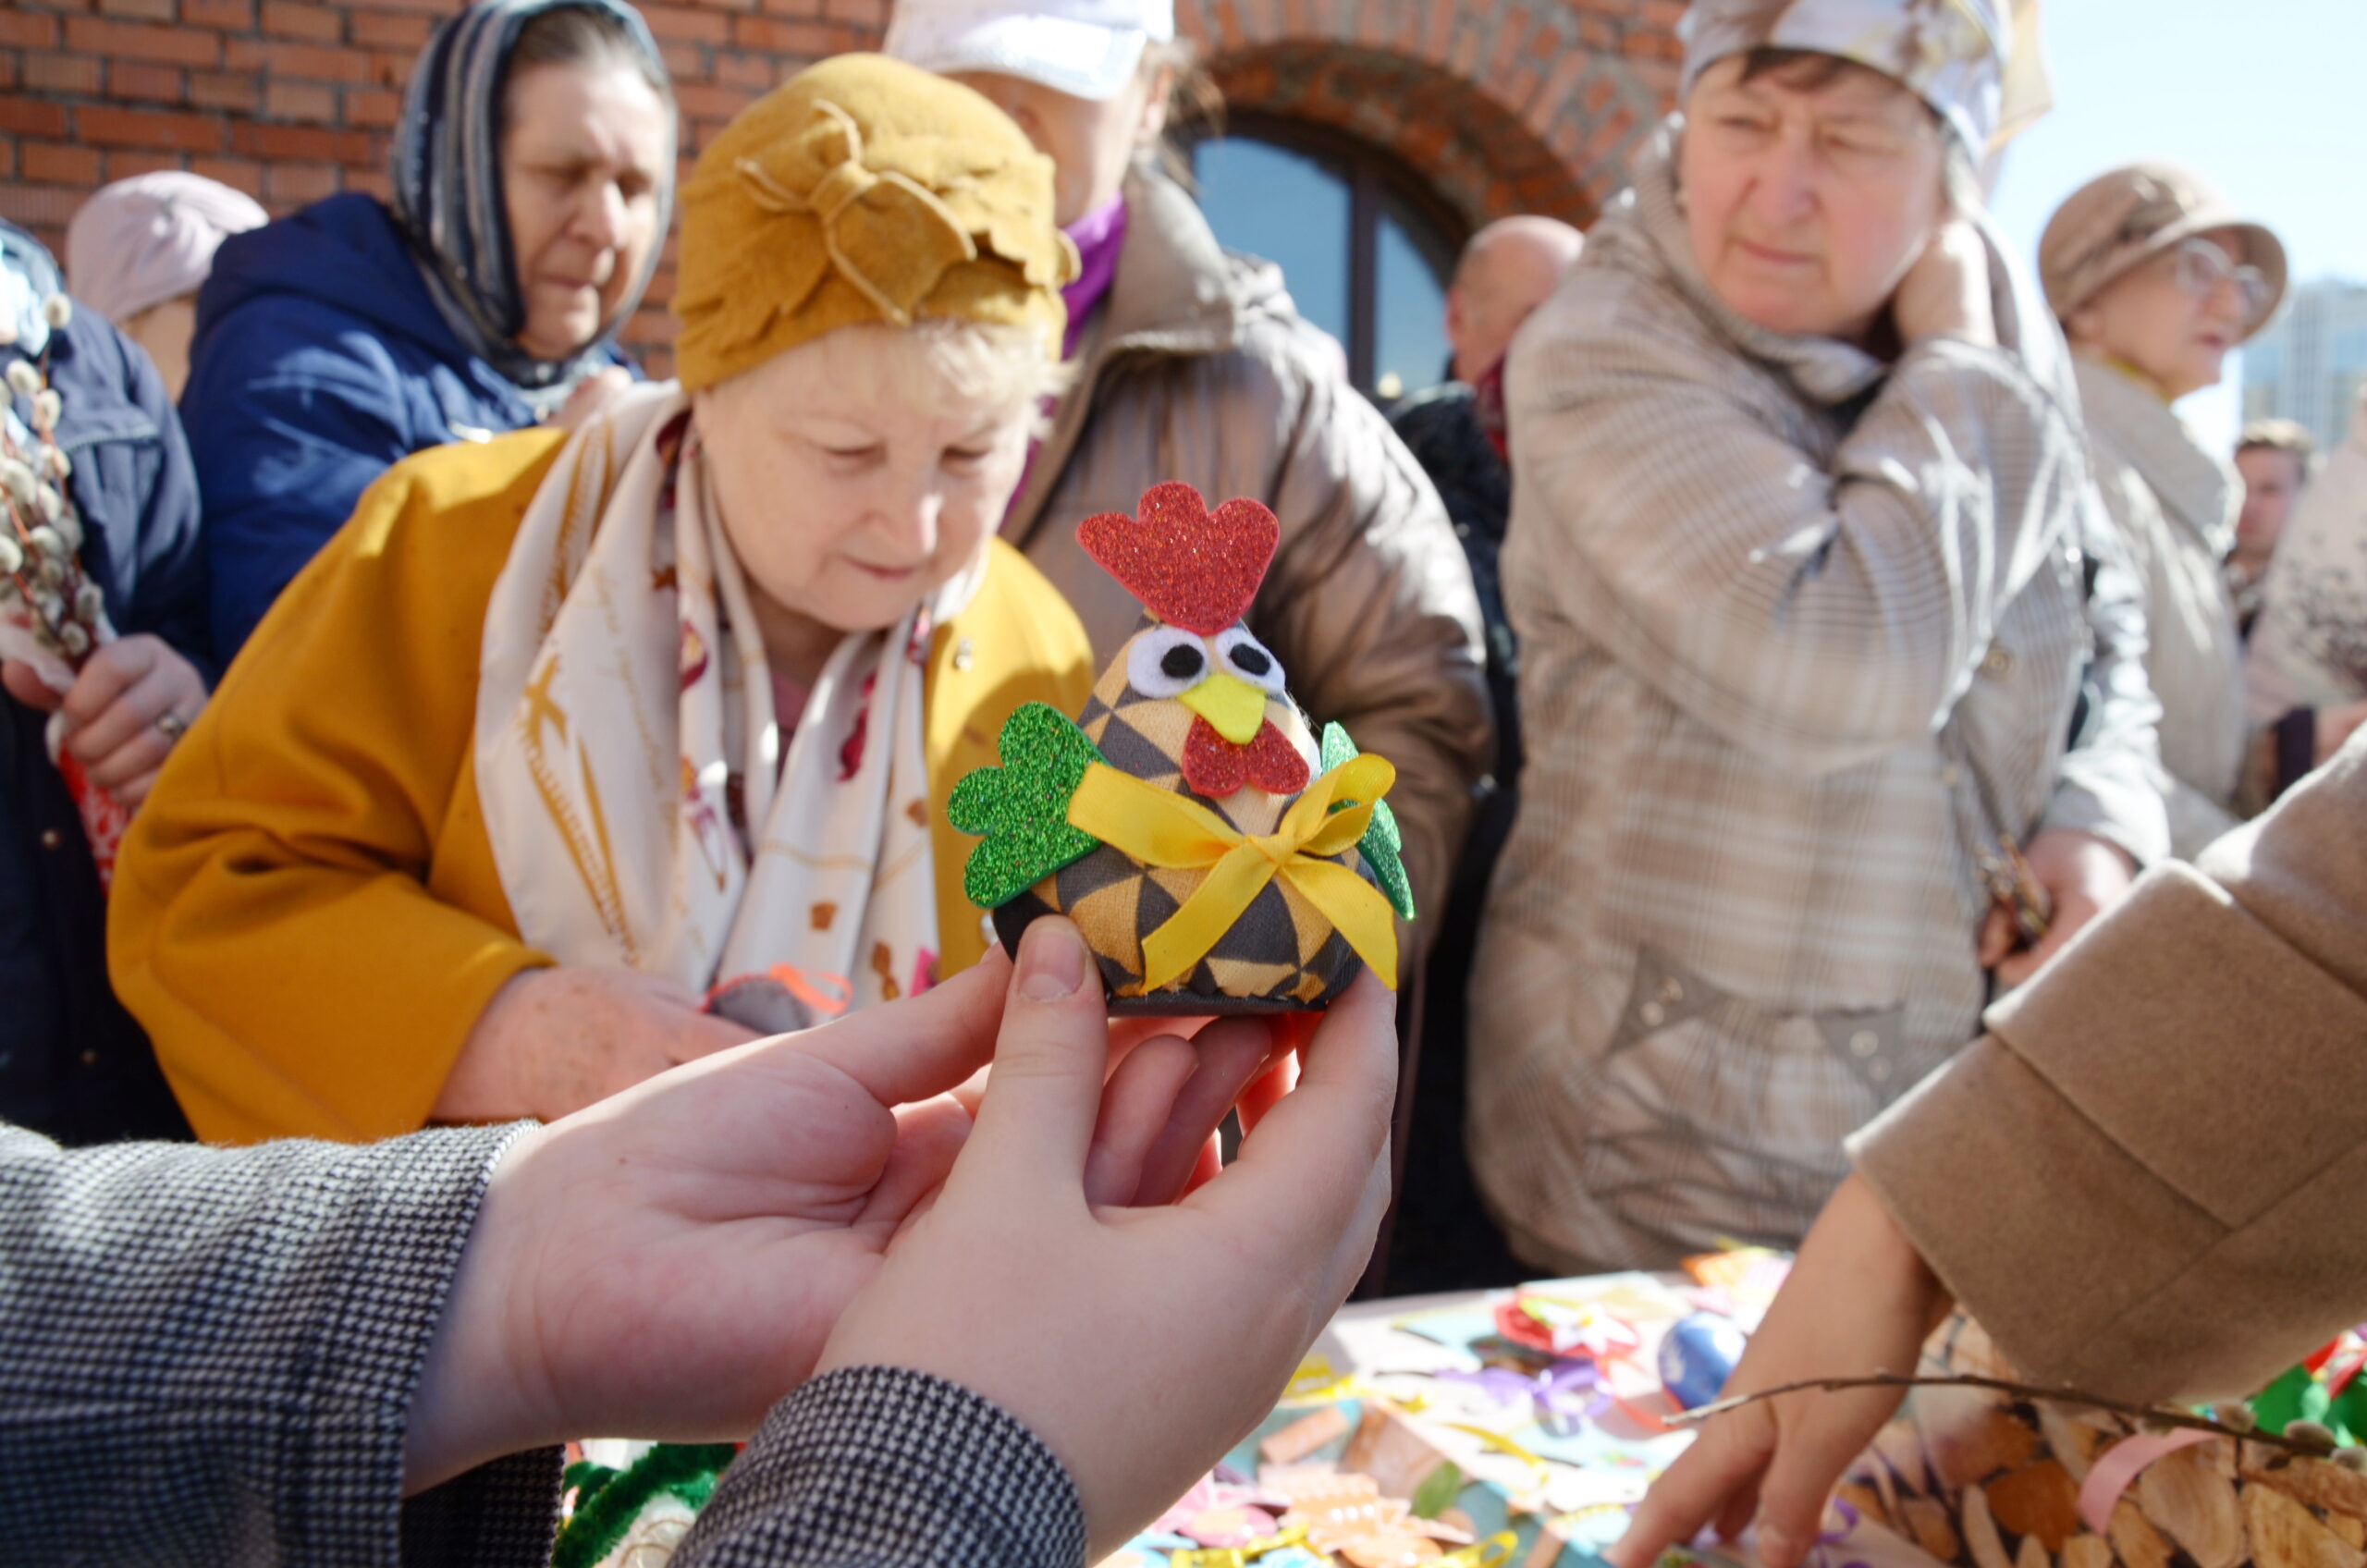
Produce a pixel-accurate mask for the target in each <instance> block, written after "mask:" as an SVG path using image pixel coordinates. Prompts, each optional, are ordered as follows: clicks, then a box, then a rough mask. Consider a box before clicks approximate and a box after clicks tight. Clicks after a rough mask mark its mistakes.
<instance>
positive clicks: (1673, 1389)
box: [1660, 1312, 1749, 1410]
mask: <svg viewBox="0 0 2367 1568" xmlns="http://www.w3.org/2000/svg"><path fill="white" fill-rule="evenodd" d="M1748 1343H1749V1341H1748V1337H1747V1336H1745V1335H1744V1333H1743V1331H1742V1329H1741V1328H1740V1327H1738V1326H1737V1325H1736V1324H1735V1321H1734V1319H1732V1318H1731V1317H1721V1316H1720V1315H1719V1314H1717V1313H1714V1312H1697V1313H1694V1314H1693V1315H1692V1316H1690V1317H1684V1318H1680V1319H1678V1320H1677V1322H1676V1323H1675V1324H1674V1326H1673V1327H1671V1328H1670V1329H1669V1331H1668V1333H1667V1334H1666V1335H1665V1336H1663V1337H1662V1340H1661V1355H1660V1362H1661V1386H1662V1388H1664V1389H1666V1390H1668V1397H1669V1398H1671V1399H1673V1400H1674V1401H1675V1402H1676V1403H1677V1406H1678V1408H1680V1409H1684V1410H1695V1409H1699V1407H1700V1406H1702V1405H1705V1404H1708V1403H1710V1402H1711V1400H1714V1399H1716V1398H1717V1397H1718V1395H1719V1394H1720V1393H1721V1392H1723V1390H1724V1389H1725V1386H1726V1379H1727V1378H1731V1377H1733V1376H1734V1375H1735V1363H1737V1362H1739V1361H1740V1360H1741V1359H1742V1353H1743V1349H1744V1347H1745V1346H1746V1345H1748Z"/></svg>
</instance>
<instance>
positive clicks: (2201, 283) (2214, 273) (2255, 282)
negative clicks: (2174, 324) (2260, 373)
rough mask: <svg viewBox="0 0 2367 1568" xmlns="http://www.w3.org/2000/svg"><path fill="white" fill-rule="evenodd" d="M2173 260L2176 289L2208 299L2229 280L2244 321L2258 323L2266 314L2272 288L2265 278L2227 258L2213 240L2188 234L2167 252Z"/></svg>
mask: <svg viewBox="0 0 2367 1568" xmlns="http://www.w3.org/2000/svg"><path fill="white" fill-rule="evenodd" d="M2170 254H2171V256H2172V257H2173V258H2174V259H2175V263H2176V266H2177V272H2176V273H2175V274H2174V276H2176V277H2177V281H2178V287H2179V288H2183V289H2185V290H2186V291H2187V292H2188V293H2189V294H2191V295H2193V296H2194V297H2195V298H2196V299H2198V300H2208V299H2209V298H2211V296H2212V295H2213V294H2214V293H2216V292H2218V289H2219V286H2220V285H2221V284H2223V283H2226V282H2229V281H2230V280H2232V281H2233V282H2234V283H2235V285H2236V297H2237V299H2238V300H2241V301H2242V303H2243V307H2244V319H2245V320H2246V321H2258V320H2259V319H2260V318H2261V317H2262V316H2263V314H2265V313H2266V312H2267V311H2268V306H2269V301H2270V300H2271V299H2272V298H2273V297H2274V296H2275V288H2272V287H2271V286H2270V284H2269V281H2268V275H2267V274H2266V273H2264V272H2263V271H2261V270H2260V268H2258V267H2256V266H2253V265H2252V264H2251V263H2249V262H2246V263H2242V264H2241V265H2238V264H2237V263H2234V262H2231V261H2229V260H2228V259H2227V252H2226V251H2224V250H2222V249H2220V247H2219V243H2218V241H2216V240H2214V239H2205V238H2204V237H2203V236H2201V235H2200V234H2196V235H2190V236H2189V237H2188V238H2187V239H2181V240H2180V241H2178V243H2177V248H2176V249H2175V250H2173V251H2171V252H2170Z"/></svg>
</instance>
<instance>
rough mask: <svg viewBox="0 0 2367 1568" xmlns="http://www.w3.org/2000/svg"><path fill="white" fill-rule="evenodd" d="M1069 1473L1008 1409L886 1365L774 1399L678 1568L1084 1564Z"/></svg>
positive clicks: (1051, 1567) (849, 1371)
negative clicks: (778, 1401)
mask: <svg viewBox="0 0 2367 1568" xmlns="http://www.w3.org/2000/svg"><path fill="white" fill-rule="evenodd" d="M1083 1562H1085V1510H1084V1507H1083V1505H1082V1503H1080V1502H1079V1501H1078V1499H1077V1493H1076V1488H1075V1486H1074V1485H1073V1483H1072V1482H1071V1481H1070V1479H1069V1476H1068V1472H1067V1471H1066V1470H1064V1469H1062V1468H1061V1462H1060V1461H1059V1460H1058V1459H1055V1458H1054V1457H1053V1456H1052V1452H1051V1450H1049V1449H1048V1448H1046V1447H1045V1446H1044V1444H1043V1442H1042V1440H1041V1439H1038V1438H1037V1437H1036V1435H1035V1433H1033V1432H1031V1431H1029V1430H1028V1429H1027V1427H1024V1426H1023V1425H1022V1424H1021V1423H1020V1421H1019V1420H1018V1418H1017V1417H1015V1416H1013V1415H1010V1414H1009V1413H1008V1412H1006V1411H1004V1410H1003V1409H1002V1408H1001V1407H1000V1406H999V1405H996V1404H994V1403H991V1402H989V1401H987V1400H986V1399H984V1398H982V1397H980V1396H979V1395H977V1394H975V1393H972V1392H971V1391H970V1390H967V1389H964V1388H962V1387H960V1386H959V1385H957V1384H954V1383H949V1382H946V1381H945V1380H944V1379H942V1378H932V1377H928V1376H926V1375H925V1374H923V1373H919V1372H912V1371H906V1370H903V1369H901V1368H898V1367H889V1366H855V1367H847V1368H842V1369H840V1370H839V1371H836V1372H830V1373H826V1374H824V1375H823V1376H822V1377H819V1378H815V1379H814V1380H813V1381H812V1382H809V1383H807V1384H806V1385H805V1386H804V1387H803V1388H801V1389H799V1390H797V1391H796V1392H795V1393H793V1394H791V1395H790V1396H789V1397H788V1398H787V1399H785V1400H783V1401H781V1403H779V1404H778V1405H776V1406H775V1407H774V1409H773V1413H772V1415H771V1417H770V1418H769V1419H767V1421H766V1423H765V1425H764V1427H763V1428H762V1429H761V1430H760V1431H758V1432H757V1434H756V1438H755V1440H754V1442H753V1443H751V1444H750V1445H749V1447H748V1450H747V1452H745V1453H743V1454H742V1455H741V1456H740V1458H739V1460H738V1461H737V1462H735V1463H734V1464H732V1466H731V1468H730V1470H729V1471H727V1472H726V1473H725V1475H724V1477H723V1484H722V1485H721V1486H720V1487H718V1488H717V1489H716V1494H715V1500H714V1501H712V1502H710V1503H708V1504H707V1507H706V1512H705V1513H703V1514H701V1515H700V1516H699V1522H698V1525H697V1527H696V1528H694V1529H693V1531H692V1532H691V1534H690V1536H689V1537H688V1538H687V1539H686V1540H685V1541H684V1542H683V1543H682V1549H681V1551H680V1552H679V1553H678V1554H677V1555H676V1557H675V1559H674V1565H675V1568H760V1565H761V1568H825V1565H829V1568H836V1565H839V1564H844V1565H846V1568H906V1565H911V1568H918V1565H920V1564H928V1565H930V1568H1080V1565H1081V1564H1082V1563H1083Z"/></svg>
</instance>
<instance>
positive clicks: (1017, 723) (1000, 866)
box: [945, 703, 1102, 909]
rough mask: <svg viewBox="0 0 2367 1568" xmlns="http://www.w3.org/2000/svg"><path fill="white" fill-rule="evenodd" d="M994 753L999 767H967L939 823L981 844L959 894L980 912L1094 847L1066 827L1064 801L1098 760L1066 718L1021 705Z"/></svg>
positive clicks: (965, 869)
mask: <svg viewBox="0 0 2367 1568" xmlns="http://www.w3.org/2000/svg"><path fill="white" fill-rule="evenodd" d="M995 748H996V750H997V751H998V752H999V753H1000V754H1001V757H1002V766H1000V767H980V768H974V769H972V770H971V771H970V772H969V773H968V774H967V775H965V776H964V777H963V779H962V781H961V782H960V783H958V784H956V785H954V786H953V798H952V800H951V801H950V802H948V803H947V805H946V808H945V816H946V820H947V821H949V822H950V823H952V824H953V826H954V827H956V828H958V829H960V830H961V831H962V832H964V833H968V834H972V835H975V837H977V838H979V839H984V840H985V842H983V843H981V844H980V845H979V846H978V847H977V848H976V849H975V850H972V851H970V863H969V864H967V865H966V866H964V867H963V871H962V890H963V892H964V893H967V894H968V895H969V896H970V901H971V902H972V903H974V904H976V905H977V906H978V907H979V908H980V909H997V908H1000V907H1001V906H1002V905H1004V904H1007V903H1009V902H1010V901H1011V900H1013V899H1015V898H1017V897H1018V896H1019V895H1020V894H1022V893H1024V892H1025V891H1026V890H1027V889H1028V888H1032V887H1034V886H1035V885H1036V883H1038V882H1041V881H1042V880H1043V879H1044V878H1045V877H1047V876H1050V875H1052V873H1054V872H1055V871H1058V870H1060V869H1061V867H1062V866H1064V865H1066V864H1069V863H1070V862H1071V861H1074V860H1080V859H1082V858H1084V857H1085V856H1086V855H1089V854H1091V853H1092V852H1093V851H1096V850H1098V849H1099V848H1100V847H1101V840H1100V839H1097V838H1095V837H1094V836H1093V835H1092V834H1090V833H1085V832H1081V831H1079V830H1078V829H1076V828H1074V827H1070V826H1069V801H1070V800H1071V798H1072V797H1073V796H1074V795H1075V794H1076V787H1077V785H1078V784H1080V783H1082V782H1083V781H1084V779H1085V769H1086V768H1087V767H1088V766H1092V765H1093V764H1095V763H1097V762H1100V761H1101V760H1102V756H1101V753H1100V752H1099V751H1098V749H1097V748H1096V747H1095V746H1094V744H1093V742H1092V741H1089V740H1087V739H1086V738H1085V731H1084V730H1082V729H1078V728H1077V727H1076V725H1075V723H1074V722H1073V721H1072V720H1071V719H1070V718H1069V717H1068V716H1067V715H1066V714H1064V713H1062V712H1061V710H1060V709H1058V708H1056V707H1051V706H1049V705H1048V704H1043V703H1029V704H1025V705H1024V706H1023V707H1021V708H1020V710H1019V711H1018V712H1016V713H1014V714H1012V716H1011V717H1010V718H1009V719H1007V720H1005V721H1004V723H1003V727H1002V735H1001V737H1000V739H999V740H998V741H996V742H995Z"/></svg>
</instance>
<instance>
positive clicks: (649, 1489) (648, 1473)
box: [551, 1443, 739, 1568]
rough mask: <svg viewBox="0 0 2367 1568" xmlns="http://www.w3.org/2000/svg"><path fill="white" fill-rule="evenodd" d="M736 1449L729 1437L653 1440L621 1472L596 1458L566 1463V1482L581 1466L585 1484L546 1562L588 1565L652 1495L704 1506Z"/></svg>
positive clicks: (562, 1567) (562, 1566)
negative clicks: (651, 1445) (596, 1461)
mask: <svg viewBox="0 0 2367 1568" xmlns="http://www.w3.org/2000/svg"><path fill="white" fill-rule="evenodd" d="M737 1452H739V1451H738V1450H737V1449H735V1448H734V1447H733V1446H732V1445H731V1444H730V1443H659V1444H658V1445H657V1446H656V1448H654V1449H651V1450H650V1451H649V1452H647V1453H644V1454H643V1455H642V1456H641V1457H640V1458H639V1459H636V1460H634V1461H633V1462H632V1468H631V1469H629V1470H625V1471H621V1472H619V1471H616V1470H611V1469H608V1468H607V1467H606V1466H604V1465H597V1464H570V1465H569V1466H568V1467H567V1474H566V1480H567V1482H568V1484H569V1485H570V1486H581V1485H584V1484H585V1483H584V1482H583V1481H579V1479H578V1476H579V1472H581V1473H583V1476H586V1477H588V1485H589V1489H588V1490H585V1491H583V1492H580V1493H579V1494H578V1496H577V1499H576V1503H575V1512H574V1513H572V1514H570V1515H569V1516H568V1521H567V1524H566V1525H565V1527H564V1528H562V1529H561V1530H560V1531H559V1533H558V1542H557V1544H556V1545H554V1546H553V1547H552V1548H551V1568H593V1564H595V1563H596V1562H599V1561H600V1560H601V1559H602V1558H604V1557H606V1556H607V1555H608V1553H610V1552H612V1551H614V1550H616V1549H617V1543H618V1542H619V1541H621V1540H623V1539H624V1538H625V1532H626V1531H627V1530H630V1529H632V1522H633V1521H634V1520H635V1519H638V1518H640V1517H641V1511H642V1510H643V1509H644V1508H646V1507H647V1506H648V1505H649V1503H650V1501H652V1500H653V1499H656V1498H658V1497H662V1496H672V1497H675V1498H679V1499H681V1502H682V1505H683V1506H684V1507H686V1508H688V1509H690V1510H691V1511H692V1512H693V1513H696V1512H698V1511H699V1510H700V1509H702V1508H705V1506H706V1503H707V1499H709V1498H711V1497H713V1496H714V1495H715V1484H716V1482H717V1480H719V1479H721V1478H722V1476H723V1472H724V1469H725V1467H726V1466H728V1465H729V1464H730V1463H731V1460H732V1456H733V1455H734V1454H736V1453H737Z"/></svg>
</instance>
